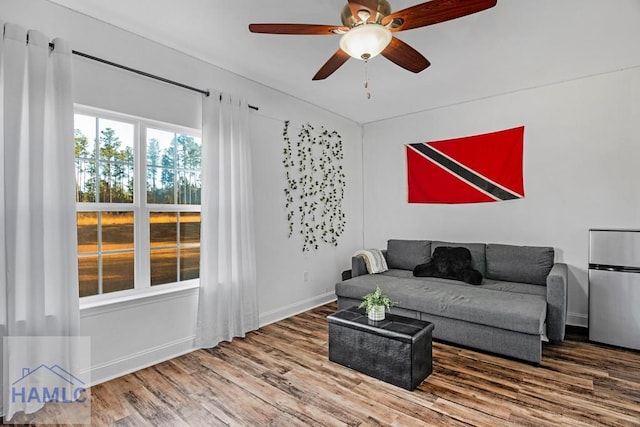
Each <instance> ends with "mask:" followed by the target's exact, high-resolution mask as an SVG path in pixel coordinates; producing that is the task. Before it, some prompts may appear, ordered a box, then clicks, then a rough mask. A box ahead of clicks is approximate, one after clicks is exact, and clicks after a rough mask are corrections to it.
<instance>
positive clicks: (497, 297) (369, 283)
mask: <svg viewBox="0 0 640 427" xmlns="http://www.w3.org/2000/svg"><path fill="white" fill-rule="evenodd" d="M452 282H453V281H448V280H447V279H431V278H429V279H427V278H421V279H415V278H406V279H404V278H399V277H394V276H391V275H387V273H383V274H375V275H365V276H358V277H354V278H353V279H351V280H347V281H344V282H340V283H337V284H336V295H337V296H338V297H339V298H350V299H358V300H361V299H362V297H363V296H364V295H365V294H367V293H369V292H373V291H375V289H376V286H380V288H381V289H382V291H383V292H384V294H385V295H387V296H388V297H389V298H391V299H392V300H394V301H397V302H398V305H397V306H396V307H399V308H402V309H406V310H414V311H418V312H422V313H427V314H432V315H436V316H441V317H448V318H451V319H458V320H462V321H467V322H473V323H477V324H480V325H487V326H493V327H496V328H501V329H506V330H510V331H515V332H523V333H527V334H535V335H538V334H540V333H542V328H543V324H544V319H545V317H546V313H547V303H546V301H545V297H544V296H543V295H530V294H524V293H517V292H503V291H498V290H491V289H484V288H483V286H470V285H467V284H464V283H460V282H458V284H456V283H452Z"/></svg>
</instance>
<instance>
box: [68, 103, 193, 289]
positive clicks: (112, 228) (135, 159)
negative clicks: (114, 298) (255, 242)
mask: <svg viewBox="0 0 640 427" xmlns="http://www.w3.org/2000/svg"><path fill="white" fill-rule="evenodd" d="M74 140H75V141H74V142H75V154H76V163H75V164H76V188H77V191H76V201H77V226H78V269H79V279H80V280H79V286H80V296H81V297H85V296H92V295H101V294H107V293H111V292H117V291H126V290H138V289H148V288H150V287H151V286H156V285H170V284H175V283H178V282H185V281H188V280H194V279H198V278H199V277H200V197H201V187H202V185H201V152H202V144H201V140H200V137H199V133H198V131H196V130H193V129H184V128H181V127H178V126H172V125H169V124H165V123H157V122H151V121H148V120H142V119H137V118H132V117H129V116H124V115H119V114H114V113H107V112H104V111H96V110H89V109H84V108H79V109H77V111H76V114H75V135H74Z"/></svg>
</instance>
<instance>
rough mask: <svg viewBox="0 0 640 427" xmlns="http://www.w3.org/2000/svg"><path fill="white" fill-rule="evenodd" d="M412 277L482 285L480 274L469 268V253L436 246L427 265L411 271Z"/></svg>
mask: <svg viewBox="0 0 640 427" xmlns="http://www.w3.org/2000/svg"><path fill="white" fill-rule="evenodd" d="M413 275H414V276H416V277H440V278H443V279H454V280H460V281H462V282H465V283H469V284H471V285H479V284H481V283H482V274H481V273H480V272H479V271H478V270H476V269H474V268H473V267H471V252H469V249H467V248H461V247H450V246H438V247H437V248H436V249H435V250H434V251H433V255H432V256H431V260H430V261H429V262H428V263H426V264H419V265H417V266H416V267H415V268H414V269H413Z"/></svg>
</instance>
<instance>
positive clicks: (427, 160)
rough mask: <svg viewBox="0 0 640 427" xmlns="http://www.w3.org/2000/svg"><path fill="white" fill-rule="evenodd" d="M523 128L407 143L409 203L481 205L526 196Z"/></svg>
mask: <svg viewBox="0 0 640 427" xmlns="http://www.w3.org/2000/svg"><path fill="white" fill-rule="evenodd" d="M523 136H524V126H521V127H517V128H513V129H506V130H501V131H498V132H492V133H486V134H483V135H474V136H467V137H464V138H456V139H447V140H443V141H434V142H425V143H423V144H408V145H407V146H406V147H407V177H408V185H409V186H408V188H409V203H483V202H496V201H501V200H512V199H521V198H523V197H524V185H523V182H522V152H523Z"/></svg>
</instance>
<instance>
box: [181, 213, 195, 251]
mask: <svg viewBox="0 0 640 427" xmlns="http://www.w3.org/2000/svg"><path fill="white" fill-rule="evenodd" d="M199 243H200V212H181V213H180V244H181V245H184V244H199Z"/></svg>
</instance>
